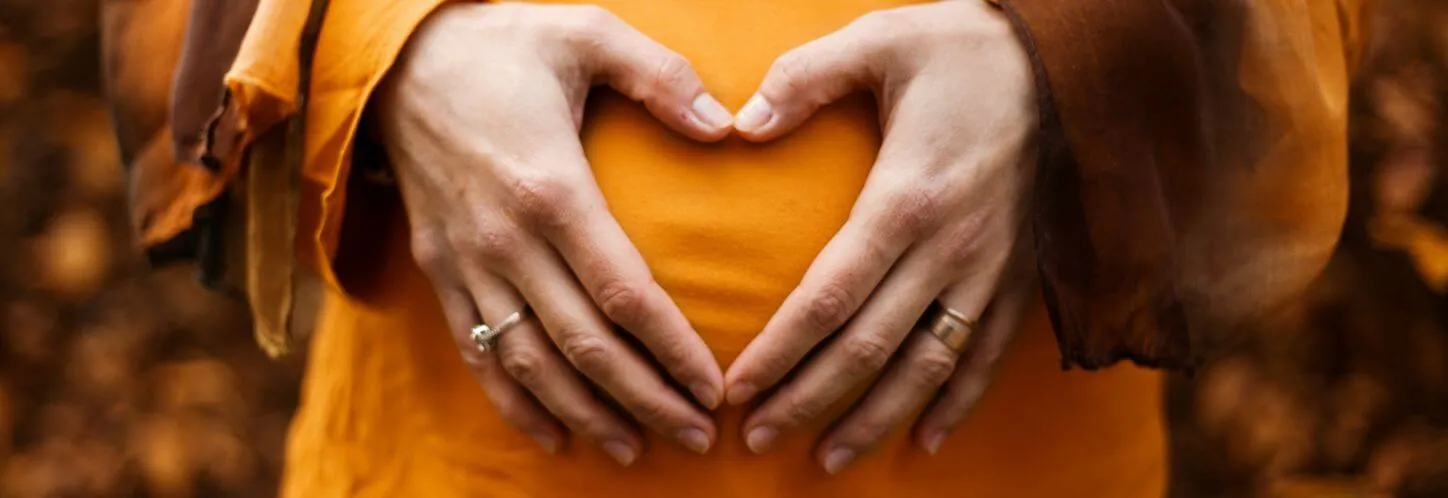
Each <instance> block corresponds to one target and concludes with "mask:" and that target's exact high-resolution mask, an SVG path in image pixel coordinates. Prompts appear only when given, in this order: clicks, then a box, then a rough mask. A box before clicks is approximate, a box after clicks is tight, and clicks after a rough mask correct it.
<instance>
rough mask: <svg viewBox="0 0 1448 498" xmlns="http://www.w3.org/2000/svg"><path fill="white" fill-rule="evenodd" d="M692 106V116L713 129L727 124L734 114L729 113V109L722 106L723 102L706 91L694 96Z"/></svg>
mask: <svg viewBox="0 0 1448 498" xmlns="http://www.w3.org/2000/svg"><path fill="white" fill-rule="evenodd" d="M693 107H694V117H696V118H698V119H699V121H700V122H702V123H704V124H706V125H709V126H711V127H713V128H715V129H718V128H723V127H725V126H729V122H730V121H733V119H734V116H731V115H729V109H726V108H724V104H720V103H719V100H718V99H715V98H714V96H713V95H709V94H707V93H701V94H699V96H698V97H695V98H694V105H693Z"/></svg>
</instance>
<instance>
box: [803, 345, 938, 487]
mask: <svg viewBox="0 0 1448 498" xmlns="http://www.w3.org/2000/svg"><path fill="white" fill-rule="evenodd" d="M959 357H960V354H959V353H956V352H955V351H952V350H951V349H950V348H949V347H946V345H945V343H943V342H941V341H940V339H939V338H936V337H935V336H933V335H931V334H930V331H929V330H925V329H916V331H915V333H913V334H911V337H910V340H909V343H908V344H906V346H905V348H904V349H903V351H901V358H900V360H899V361H896V362H895V363H894V364H893V365H892V366H891V367H890V371H889V372H887V373H886V374H885V376H884V377H881V378H880V381H879V382H876V383H875V385H874V386H873V387H871V388H870V392H869V393H868V394H866V395H865V398H864V399H863V400H862V401H861V402H860V403H859V404H858V405H856V406H855V407H854V409H852V410H851V411H850V413H849V414H848V415H846V416H845V417H844V418H843V419H842V420H840V422H839V423H838V424H836V425H835V428H834V429H832V430H831V431H830V433H829V434H828V435H827V436H825V438H824V440H823V441H821V442H820V445H819V448H818V449H817V450H816V452H815V458H816V459H817V460H818V461H819V463H820V465H822V466H824V468H825V471H826V472H829V473H831V474H837V473H839V472H840V471H841V470H844V468H845V467H846V466H848V465H849V464H851V463H853V462H854V461H855V459H856V458H857V457H859V455H862V454H864V453H865V452H867V451H869V450H870V449H871V448H873V447H875V445H876V444H878V443H879V442H880V440H881V439H884V437H885V436H886V435H888V434H889V433H890V431H892V430H894V429H895V428H896V427H900V426H901V425H903V424H904V422H905V421H906V420H907V419H909V418H910V416H911V415H914V414H916V413H918V412H919V410H920V409H921V407H924V406H925V404H926V403H928V402H929V401H930V400H931V399H932V398H934V397H935V394H936V393H937V392H939V390H940V386H941V385H942V384H944V383H945V381H946V379H949V378H950V375H951V373H952V372H954V371H955V366H956V360H957V359H958V358H959Z"/></svg>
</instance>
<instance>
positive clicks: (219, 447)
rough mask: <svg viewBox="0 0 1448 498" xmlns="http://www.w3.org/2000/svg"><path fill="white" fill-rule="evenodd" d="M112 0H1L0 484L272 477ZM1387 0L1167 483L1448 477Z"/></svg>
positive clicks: (1442, 325)
mask: <svg viewBox="0 0 1448 498" xmlns="http://www.w3.org/2000/svg"><path fill="white" fill-rule="evenodd" d="M99 1H100V0H48V1H46V2H37V1H33V0H0V202H3V206H5V207H6V209H3V210H0V496H4V497H16V498H24V497H42V496H43V497H72V496H75V497H80V496H156V497H167V498H169V497H178V498H179V497H190V496H271V495H273V494H274V493H275V489H276V482H277V478H278V476H279V474H280V469H281V455H282V442H283V438H284V435H285V431H286V425H287V422H288V420H289V419H290V416H291V413H292V410H293V409H294V408H295V403H296V396H297V381H298V378H299V376H300V373H299V372H300V367H299V361H300V360H297V359H294V360H291V361H289V362H286V363H273V362H270V361H268V360H266V359H265V358H264V357H263V356H262V355H261V354H260V353H259V352H258V351H257V350H256V348H255V347H254V346H253V345H252V343H251V335H250V333H249V326H248V323H247V317H246V314H245V313H244V310H243V309H242V308H241V307H240V306H239V305H238V303H235V302H232V301H229V300H227V299H226V298H224V297H221V296H218V295H215V294H211V293H209V292H206V291H204V290H202V289H200V288H199V287H198V286H196V284H195V283H194V282H193V281H192V275H191V274H190V270H189V269H186V268H174V269H165V270H161V271H150V270H148V269H147V268H146V266H145V264H144V263H143V261H142V260H141V259H140V257H139V255H138V254H137V252H136V251H135V250H134V248H133V244H132V243H131V241H130V234H129V231H128V230H127V228H126V227H127V219H126V214H125V209H124V202H125V193H124V182H123V180H122V178H121V174H120V173H121V166H120V163H119V160H118V156H117V149H118V147H117V143H116V139H115V138H114V133H113V132H112V129H111V126H110V118H111V116H108V115H107V111H106V106H105V105H104V101H103V100H102V99H103V97H102V95H101V94H102V83H101V81H100V77H99V70H100V67H101V62H100V61H101V52H100V32H101V29H102V27H101V23H102V20H103V19H105V18H103V17H102V16H101V15H99V12H100V9H99V5H98V2H99ZM138 3H144V2H138ZM1381 4H1382V6H1381V8H1380V9H1378V12H1379V13H1380V16H1379V18H1378V20H1377V23H1376V24H1375V25H1374V26H1373V27H1372V29H1371V30H1372V32H1373V36H1374V40H1375V42H1374V45H1373V48H1372V50H1371V53H1370V55H1369V60H1368V62H1367V63H1366V64H1365V65H1364V68H1363V72H1362V77H1361V78H1360V80H1359V82H1358V84H1357V85H1356V86H1355V90H1354V93H1353V96H1354V106H1353V124H1352V134H1353V150H1352V152H1353V155H1352V157H1353V161H1354V163H1353V168H1352V175H1353V199H1352V206H1351V208H1350V214H1349V220H1348V223H1347V226H1346V227H1345V230H1344V239H1343V245H1342V248H1341V249H1340V250H1339V251H1338V254H1337V256H1336V257H1335V258H1334V260H1333V262H1332V263H1331V266H1330V267H1329V269H1328V271H1327V272H1326V274H1325V275H1324V276H1323V278H1322V279H1321V281H1320V282H1319V284H1318V285H1317V286H1316V288H1315V289H1314V290H1313V292H1312V294H1311V295H1309V296H1308V297H1307V298H1306V299H1304V300H1303V301H1302V302H1301V303H1299V305H1298V306H1296V307H1294V308H1293V309H1290V310H1288V311H1287V312H1286V313H1284V314H1283V316H1281V317H1279V318H1278V319H1275V320H1271V321H1268V322H1265V323H1264V324H1263V326H1262V328H1261V330H1257V331H1255V332H1257V333H1254V334H1251V335H1250V336H1249V337H1250V338H1249V339H1247V340H1246V341H1244V342H1243V343H1242V344H1239V345H1237V346H1236V347H1235V348H1234V350H1233V351H1232V352H1230V353H1229V354H1228V355H1226V356H1225V357H1223V358H1222V359H1221V360H1220V361H1216V362H1214V363H1213V364H1211V365H1209V366H1208V367H1207V368H1205V369H1203V370H1202V371H1201V372H1199V373H1198V375H1197V376H1196V377H1194V378H1190V379H1188V378H1185V377H1177V378H1174V379H1173V380H1171V381H1170V382H1169V383H1168V386H1167V389H1168V398H1169V402H1168V406H1167V415H1168V422H1169V425H1170V428H1171V434H1172V453H1173V459H1174V462H1173V469H1174V479H1173V482H1174V484H1173V495H1174V496H1180V497H1209V496H1222V497H1240V496H1249V495H1263V496H1281V497H1288V496H1294V497H1295V496H1303V497H1308V496H1310V497H1333V496H1344V497H1347V496H1401V497H1405V498H1410V497H1442V496H1448V297H1445V290H1448V2H1441V1H1438V0H1383V1H1382V2H1381ZM147 20H148V21H154V20H155V19H149V18H148V19H147ZM122 38H123V39H124V37H122ZM140 38H145V37H140ZM140 38H138V39H140ZM156 48H157V49H158V50H160V51H162V52H164V51H165V49H170V52H169V53H168V54H167V55H166V56H165V57H158V58H157V59H158V60H160V61H162V62H164V61H165V60H168V58H172V59H171V60H174V49H175V46H174V45H172V46H165V45H164V44H163V45H161V46H157V47H156ZM141 80H143V81H148V82H151V83H154V81H164V80H165V79H164V78H160V79H154V78H153V79H149V80H147V79H145V78H141ZM154 86H155V85H154V84H150V87H154ZM150 87H148V86H146V85H145V84H142V85H139V86H138V87H137V88H139V89H138V90H136V91H137V92H142V93H144V92H152V91H154V90H155V89H154V88H150ZM156 118H157V119H159V117H156ZM153 121H154V119H153ZM145 138H146V137H140V140H145Z"/></svg>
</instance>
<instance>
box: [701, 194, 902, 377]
mask: <svg viewBox="0 0 1448 498" xmlns="http://www.w3.org/2000/svg"><path fill="white" fill-rule="evenodd" d="M861 199H862V200H861V201H860V202H861V203H864V204H869V202H868V201H866V200H865V197H863V196H862V198H861ZM882 211H887V210H878V209H877V210H876V211H874V212H882ZM889 217H890V216H889V215H884V216H881V215H876V216H867V217H858V218H855V217H852V218H851V219H850V221H848V222H846V223H845V226H844V227H843V228H841V229H840V232H839V233H838V234H836V235H835V237H834V239H832V240H830V242H829V244H827V245H825V248H824V250H823V251H821V252H820V255H819V256H817V257H816V258H815V261H814V263H812V264H811V265H810V268H809V270H808V271H807V272H805V275H804V278H803V279H802V280H801V281H800V284H799V287H798V288H796V289H795V290H794V292H791V293H790V295H789V297H787V298H785V300H784V303H783V304H782V305H781V306H780V308H779V311H777V312H775V314H774V316H772V317H770V319H769V322H768V323H766V324H765V326H764V330H763V331H761V332H760V333H759V335H758V336H757V337H755V338H754V340H752V341H750V342H749V345H748V346H746V347H745V348H744V351H743V352H741V353H740V354H739V357H738V358H737V359H736V360H735V361H734V364H733V365H731V366H730V367H729V370H728V371H727V372H725V374H724V385H725V393H726V397H727V399H728V401H729V403H730V404H734V405H740V404H744V403H745V402H747V401H749V400H750V399H751V398H753V397H754V395H755V394H757V393H759V392H760V391H761V390H764V389H768V388H769V387H770V386H773V385H774V384H775V383H777V382H779V380H780V379H782V378H784V376H785V375H786V374H787V373H789V371H790V370H791V369H793V368H794V367H795V365H796V364H798V363H799V361H800V360H801V359H802V358H804V356H805V355H806V354H808V353H809V351H810V350H812V349H813V348H814V347H815V346H816V345H818V344H819V343H820V341H822V340H824V338H825V337H828V336H829V335H830V334H833V333H834V332H835V331H836V330H838V329H839V328H840V327H841V326H843V325H844V324H845V322H846V321H847V320H849V319H850V317H851V316H853V315H854V314H855V311H857V310H858V309H859V308H860V306H861V305H862V304H863V303H864V300H865V298H866V297H868V296H869V295H870V294H871V292H873V291H874V289H875V287H876V285H878V284H879V283H880V281H881V279H883V278H884V277H885V274H886V272H888V271H889V269H890V267H891V266H892V265H894V264H895V261H896V260H897V259H899V257H900V255H901V254H902V253H903V252H904V251H905V249H906V248H907V247H908V244H909V243H908V242H907V240H909V238H908V237H905V236H904V234H903V233H902V232H901V230H899V229H898V227H895V226H892V224H891V223H890V222H889V220H887V219H886V218H889Z"/></svg>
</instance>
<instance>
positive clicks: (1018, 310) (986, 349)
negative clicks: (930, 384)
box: [914, 280, 1035, 455]
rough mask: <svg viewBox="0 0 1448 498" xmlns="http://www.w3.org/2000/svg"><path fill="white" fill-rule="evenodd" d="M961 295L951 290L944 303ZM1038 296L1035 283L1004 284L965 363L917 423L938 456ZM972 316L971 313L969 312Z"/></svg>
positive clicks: (918, 436) (921, 441) (923, 442)
mask: <svg viewBox="0 0 1448 498" xmlns="http://www.w3.org/2000/svg"><path fill="white" fill-rule="evenodd" d="M958 299H960V297H959V294H955V293H953V292H948V293H947V295H946V296H944V297H942V298H941V301H942V302H947V300H949V301H948V302H958V301H956V300H958ZM1034 299H1035V282H1034V281H1033V280H1020V281H1016V282H1013V283H1012V284H1011V285H1010V286H1007V287H1003V288H1002V292H1001V294H1000V295H999V296H997V297H996V299H995V300H994V301H993V302H992V303H991V305H990V308H989V309H988V310H987V311H986V313H987V314H986V315H985V316H984V317H983V318H982V321H981V322H980V327H981V328H980V329H978V330H977V331H976V334H975V337H974V338H972V340H971V344H970V346H969V348H968V349H967V350H966V352H965V355H964V356H963V357H962V358H961V360H960V361H961V365H960V367H959V368H957V369H956V370H955V373H954V374H952V375H951V377H950V380H948V381H946V385H945V387H944V388H943V389H941V392H940V396H939V397H938V398H936V400H935V401H934V403H932V404H931V406H930V407H929V408H927V409H926V410H925V413H924V414H922V415H921V416H920V420H919V422H917V423H916V424H915V431H914V432H915V442H916V444H918V445H920V447H921V448H922V449H924V450H925V451H926V452H928V453H930V454H932V455H934V454H935V453H936V452H938V451H940V447H941V445H942V444H944V442H945V438H946V437H947V436H948V435H949V434H950V432H951V431H952V430H954V429H955V427H956V426H957V425H958V424H960V422H961V421H962V420H964V419H965V417H966V416H967V415H969V414H970V412H971V410H973V409H974V408H975V406H976V404H977V403H978V402H979V401H980V399H981V396H982V395H983V394H985V390H986V386H989V385H990V380H991V377H992V375H994V372H995V367H996V365H997V364H998V363H999V359H1000V357H1001V355H1002V354H1004V353H1005V349H1006V347H1007V346H1008V345H1010V343H1011V339H1012V338H1013V337H1015V334H1016V332H1017V330H1019V328H1020V325H1021V320H1022V319H1023V317H1024V316H1025V314H1026V310H1027V309H1028V307H1029V306H1030V304H1031V302H1032V301H1033V300H1034ZM967 316H969V315H967Z"/></svg>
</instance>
